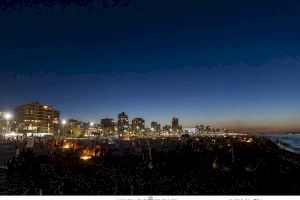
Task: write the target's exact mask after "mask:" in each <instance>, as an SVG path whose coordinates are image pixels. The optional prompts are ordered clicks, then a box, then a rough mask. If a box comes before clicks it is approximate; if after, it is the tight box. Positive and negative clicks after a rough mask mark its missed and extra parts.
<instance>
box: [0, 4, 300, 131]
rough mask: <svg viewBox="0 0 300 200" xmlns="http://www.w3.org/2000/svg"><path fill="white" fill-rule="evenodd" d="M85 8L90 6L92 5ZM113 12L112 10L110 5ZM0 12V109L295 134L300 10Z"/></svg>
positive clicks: (299, 105)
mask: <svg viewBox="0 0 300 200" xmlns="http://www.w3.org/2000/svg"><path fill="white" fill-rule="evenodd" d="M95 2H96V1H95ZM110 2H112V1H110ZM40 9H41V11H40V12H38V11H37V9H36V8H27V7H19V8H17V9H16V10H14V11H11V12H8V11H0V24H1V29H0V36H1V37H0V77H1V79H0V94H1V98H0V107H2V108H3V109H11V108H13V106H15V105H18V104H22V103H27V102H30V101H35V100H38V101H40V102H41V103H46V104H53V105H55V107H56V108H58V109H59V110H60V111H61V115H62V117H65V118H69V117H72V118H79V119H82V120H92V121H95V122H98V121H99V120H100V118H103V117H116V115H117V113H118V112H121V111H125V112H127V113H128V114H129V117H130V118H133V117H137V116H141V117H144V118H145V119H146V121H147V124H149V123H150V121H151V120H157V121H160V122H161V123H163V124H169V123H170V118H171V117H173V116H178V117H179V118H180V119H181V123H182V124H183V125H184V126H185V127H191V126H194V125H196V124H199V123H209V124H211V125H213V126H222V127H233V126H234V127H239V128H241V129H247V130H262V131H263V130H268V131H269V130H272V131H283V130H300V125H299V122H300V36H299V35H300V26H299V24H300V2H299V1H297V0H294V1H292V0H287V1H274V0H273V1H264V0H259V1H255V0H251V1H250V0H249V1H246V0H245V1H238V0H228V1H221V0H219V1H217V0H209V1H208V0H194V1H193V0H191V1H176V0H174V1H169V0H165V1H159V0H151V1H150V0H148V1H145V0H139V1H138V0H135V1H134V0H131V1H129V5H128V6H125V7H122V8H117V7H113V6H110V7H106V8H103V7H101V6H100V5H98V7H97V5H95V6H94V7H93V8H92V9H90V10H89V11H88V7H80V6H78V5H75V4H74V5H72V6H67V7H66V9H65V10H64V11H62V8H61V7H60V6H54V7H52V8H50V9H49V8H48V10H47V9H46V8H45V7H40Z"/></svg>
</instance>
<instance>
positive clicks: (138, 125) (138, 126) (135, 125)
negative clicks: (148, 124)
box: [131, 118, 145, 135]
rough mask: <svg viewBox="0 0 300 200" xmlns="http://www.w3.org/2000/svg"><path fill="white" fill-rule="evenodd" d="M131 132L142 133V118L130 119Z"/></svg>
mask: <svg viewBox="0 0 300 200" xmlns="http://www.w3.org/2000/svg"><path fill="white" fill-rule="evenodd" d="M131 127H132V133H133V134H137V135H140V134H144V132H145V120H144V119H143V118H134V119H133V120H132V124H131Z"/></svg>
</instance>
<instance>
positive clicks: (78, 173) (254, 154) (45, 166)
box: [0, 135, 300, 195]
mask: <svg viewBox="0 0 300 200" xmlns="http://www.w3.org/2000/svg"><path fill="white" fill-rule="evenodd" d="M10 142H14V143H15V145H16V148H17V149H20V152H19V154H18V155H16V157H14V158H10V159H9V160H8V162H7V171H6V173H7V174H6V175H7V176H6V179H5V185H3V186H0V190H5V188H6V187H10V185H14V181H15V180H18V181H19V182H20V181H21V182H22V183H23V184H19V188H16V189H15V190H11V189H10V190H9V191H10V192H11V193H14V194H33V195H38V194H43V195H70V194H72V195H76V194H85V195H92V194H93V195H200V194H214V195H218V194H232V195H246V194H260V195H263V194H269V195H271V194H285V195H287V194H300V187H299V186H300V179H299V178H300V177H299V173H298V172H299V169H300V168H299V166H298V165H295V164H294V165H292V164H291V163H289V162H287V161H285V160H282V159H281V158H280V156H279V154H280V152H281V150H280V149H279V148H278V147H277V146H276V145H275V144H274V143H272V142H271V141H270V140H268V139H266V138H262V137H259V136H251V137H250V136H226V135H224V136H202V137H176V138H171V137H168V138H148V139H132V140H127V141H123V140H119V139H116V140H108V139H93V140H80V139H73V140H66V139H63V138H60V139H58V138H48V139H42V138H37V139H36V140H35V143H34V147H33V148H27V146H26V145H27V143H26V139H24V140H23V139H22V140H14V141H10ZM41 152H43V153H41ZM87 152H89V155H91V158H90V159H87V160H82V159H80V156H81V155H82V154H85V153H87ZM280 155H282V154H280ZM285 155H286V154H285ZM293 158H295V159H299V156H298V157H297V156H295V155H294V156H293ZM14 177H17V178H16V179H15V178H14ZM21 186H22V188H21ZM1 187H2V188H1ZM14 187H16V186H15V185H14ZM7 191H8V190H7ZM10 192H8V193H10ZM4 193H5V191H4Z"/></svg>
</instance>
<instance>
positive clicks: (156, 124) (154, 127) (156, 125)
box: [151, 121, 160, 132]
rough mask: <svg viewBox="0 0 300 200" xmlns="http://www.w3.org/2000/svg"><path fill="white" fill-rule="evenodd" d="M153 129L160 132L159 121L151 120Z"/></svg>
mask: <svg viewBox="0 0 300 200" xmlns="http://www.w3.org/2000/svg"><path fill="white" fill-rule="evenodd" d="M151 131H154V132H160V124H159V123H157V122H154V121H152V122H151Z"/></svg>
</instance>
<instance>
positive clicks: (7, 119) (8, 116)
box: [4, 112, 12, 137]
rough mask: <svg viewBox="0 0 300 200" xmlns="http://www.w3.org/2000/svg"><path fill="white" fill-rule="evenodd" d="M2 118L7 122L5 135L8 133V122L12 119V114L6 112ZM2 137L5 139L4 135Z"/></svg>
mask: <svg viewBox="0 0 300 200" xmlns="http://www.w3.org/2000/svg"><path fill="white" fill-rule="evenodd" d="M4 118H5V119H6V121H7V124H6V133H9V120H10V119H11V118H12V114H11V113H9V112H7V113H5V115H4ZM4 137H5V135H4Z"/></svg>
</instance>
